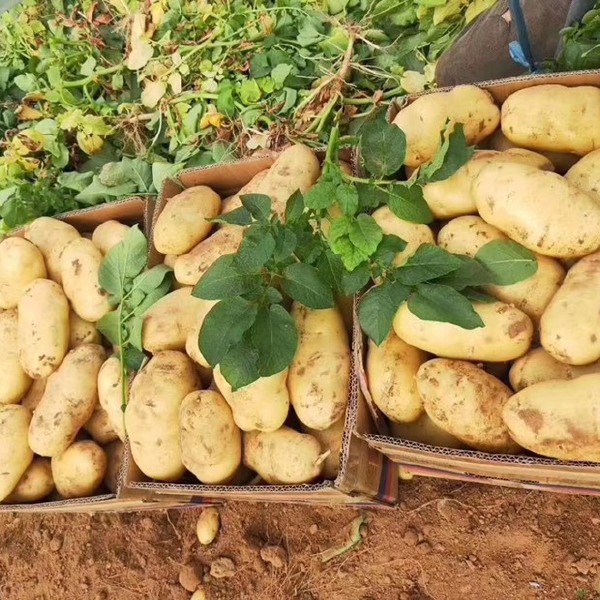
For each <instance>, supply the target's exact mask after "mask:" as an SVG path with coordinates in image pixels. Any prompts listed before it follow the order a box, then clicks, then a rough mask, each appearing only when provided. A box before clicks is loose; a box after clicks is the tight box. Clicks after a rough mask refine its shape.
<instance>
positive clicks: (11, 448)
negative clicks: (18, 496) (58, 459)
mask: <svg viewBox="0 0 600 600" xmlns="http://www.w3.org/2000/svg"><path fill="white" fill-rule="evenodd" d="M30 421H31V413H30V412H29V411H28V410H27V409H26V408H25V407H23V406H19V405H18V404H6V405H2V406H0V440H2V443H1V444H0V502H2V501H3V500H4V499H5V498H6V497H7V496H9V495H10V493H11V492H12V491H13V490H14V489H15V488H16V487H17V485H18V483H19V481H20V479H21V477H22V476H23V474H24V473H25V471H27V468H28V467H29V465H30V464H31V461H32V460H33V452H32V450H31V448H30V447H29V445H28V444H27V428H28V427H29V422H30Z"/></svg>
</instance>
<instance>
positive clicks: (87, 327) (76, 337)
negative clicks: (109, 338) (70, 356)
mask: <svg viewBox="0 0 600 600" xmlns="http://www.w3.org/2000/svg"><path fill="white" fill-rule="evenodd" d="M69 326H70V334H69V348H70V349H73V348H76V347H77V346H81V345H82V344H101V343H102V336H101V335H100V332H99V331H98V330H97V329H96V324H95V323H90V322H89V321H85V320H83V319H82V318H81V317H80V316H79V315H78V314H77V313H76V312H75V311H73V310H72V311H71V312H70V313H69Z"/></svg>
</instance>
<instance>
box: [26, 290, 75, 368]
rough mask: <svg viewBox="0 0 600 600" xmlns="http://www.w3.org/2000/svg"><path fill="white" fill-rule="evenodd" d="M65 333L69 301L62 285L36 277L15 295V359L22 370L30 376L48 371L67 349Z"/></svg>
mask: <svg viewBox="0 0 600 600" xmlns="http://www.w3.org/2000/svg"><path fill="white" fill-rule="evenodd" d="M69 337H70V329H69V302H68V300H67V298H66V297H65V295H64V293H63V291H62V288H61V287H60V286H59V285H58V284H57V283H55V282H54V281H50V280H49V279H36V280H35V281H33V282H32V283H31V284H30V285H29V286H28V287H27V289H26V290H25V292H23V295H22V296H21V298H20V299H19V306H18V340H19V360H20V361H21V366H22V367H23V370H24V371H25V372H26V373H27V374H28V375H29V376H30V377H32V378H33V379H43V378H45V377H48V375H51V374H52V373H53V372H54V371H55V370H56V369H57V368H58V367H59V365H60V364H61V363H62V361H63V358H64V357H65V354H66V353H67V350H68V349H69Z"/></svg>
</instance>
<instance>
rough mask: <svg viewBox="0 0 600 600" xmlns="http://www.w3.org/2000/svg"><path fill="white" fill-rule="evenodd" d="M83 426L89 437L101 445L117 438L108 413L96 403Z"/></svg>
mask: <svg viewBox="0 0 600 600" xmlns="http://www.w3.org/2000/svg"><path fill="white" fill-rule="evenodd" d="M83 428H84V429H85V430H86V431H87V432H88V433H89V434H90V436H91V438H92V439H93V440H94V441H95V442H96V443H98V444H100V445H101V446H104V445H105V444H110V442H114V441H115V440H118V439H119V436H118V435H117V432H116V431H115V429H114V427H113V426H112V423H111V422H110V419H109V418H108V413H107V412H106V411H105V410H104V409H103V408H102V407H101V406H100V404H98V406H96V409H95V410H94V412H93V413H92V416H91V417H90V418H89V419H88V420H87V422H86V424H85V425H84V426H83Z"/></svg>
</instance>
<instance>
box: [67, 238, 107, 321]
mask: <svg viewBox="0 0 600 600" xmlns="http://www.w3.org/2000/svg"><path fill="white" fill-rule="evenodd" d="M101 263H102V253H101V252H100V250H98V248H96V246H94V243H93V242H91V241H90V240H86V239H85V238H81V237H80V238H78V239H76V240H73V241H72V242H70V243H69V244H67V246H66V247H65V249H64V250H63V253H62V254H61V257H60V269H61V275H62V284H63V288H64V290H65V296H66V297H67V298H68V299H69V300H70V301H71V305H72V306H73V310H74V311H75V313H76V314H77V315H78V316H79V317H80V318H82V319H83V320H84V321H90V322H92V323H95V322H96V321H99V320H100V319H101V318H102V317H103V316H104V315H105V314H106V313H107V312H109V311H110V309H111V306H110V302H109V301H108V294H107V293H106V292H105V291H104V290H103V289H102V288H101V287H100V283H99V282H98V273H99V271H100V265H101Z"/></svg>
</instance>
